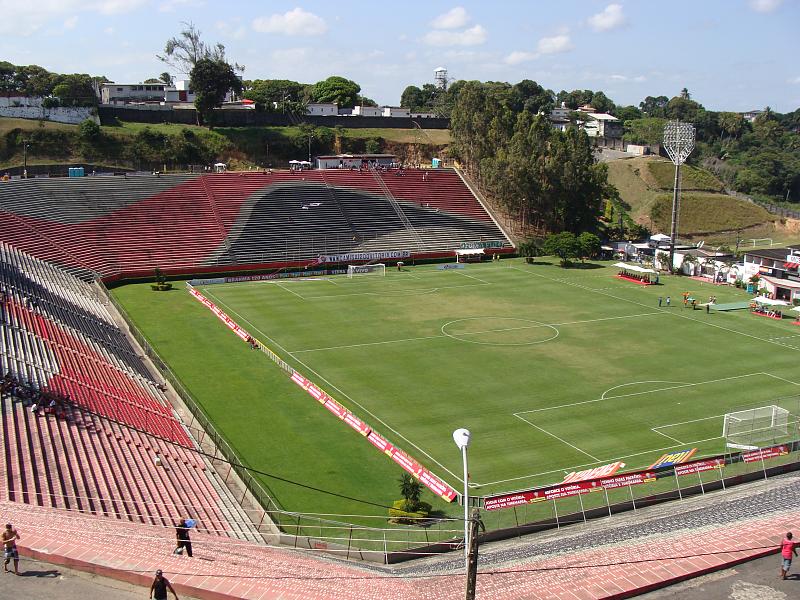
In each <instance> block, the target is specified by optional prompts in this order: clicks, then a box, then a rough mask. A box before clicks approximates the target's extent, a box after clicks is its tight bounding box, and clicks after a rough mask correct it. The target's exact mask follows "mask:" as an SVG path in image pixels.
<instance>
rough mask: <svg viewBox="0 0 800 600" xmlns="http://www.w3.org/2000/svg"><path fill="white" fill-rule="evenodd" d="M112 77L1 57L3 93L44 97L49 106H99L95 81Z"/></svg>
mask: <svg viewBox="0 0 800 600" xmlns="http://www.w3.org/2000/svg"><path fill="white" fill-rule="evenodd" d="M102 81H108V80H107V79H106V78H105V77H92V76H91V75H87V74H85V73H72V74H68V75H62V74H59V73H51V72H50V71H48V70H47V69H44V68H43V67H40V66H38V65H14V64H11V63H10V62H6V61H0V96H32V97H39V98H44V99H45V101H44V104H45V106H47V107H56V106H97V95H96V94H95V92H94V83H95V82H102Z"/></svg>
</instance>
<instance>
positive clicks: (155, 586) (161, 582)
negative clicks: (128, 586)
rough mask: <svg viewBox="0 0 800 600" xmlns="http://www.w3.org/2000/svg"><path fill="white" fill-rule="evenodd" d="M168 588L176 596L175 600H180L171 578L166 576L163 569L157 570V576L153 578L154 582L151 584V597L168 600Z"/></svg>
mask: <svg viewBox="0 0 800 600" xmlns="http://www.w3.org/2000/svg"><path fill="white" fill-rule="evenodd" d="M167 590H169V591H170V592H172V595H173V596H175V600H178V594H176V593H175V590H174V589H172V586H171V585H170V583H169V580H168V579H167V578H166V577H164V574H163V573H162V572H161V569H159V570H158V571H156V578H155V579H153V583H152V584H151V585H150V598H152V599H154V600H167Z"/></svg>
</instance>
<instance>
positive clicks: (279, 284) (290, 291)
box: [275, 282, 305, 300]
mask: <svg viewBox="0 0 800 600" xmlns="http://www.w3.org/2000/svg"><path fill="white" fill-rule="evenodd" d="M275 285H277V286H278V287H279V288H281V289H282V290H285V291H287V292H289V293H290V294H294V295H295V296H297V297H298V298H300V300H305V298H303V296H301V295H300V294H298V293H297V292H295V291H294V290H290V289H289V288H288V287H285V286H284V285H282V284H281V282H276V283H275Z"/></svg>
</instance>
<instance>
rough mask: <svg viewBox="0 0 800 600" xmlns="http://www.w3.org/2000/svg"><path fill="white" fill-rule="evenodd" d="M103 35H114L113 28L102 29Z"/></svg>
mask: <svg viewBox="0 0 800 600" xmlns="http://www.w3.org/2000/svg"><path fill="white" fill-rule="evenodd" d="M103 33H105V34H106V35H114V28H113V27H106V28H105V29H103Z"/></svg>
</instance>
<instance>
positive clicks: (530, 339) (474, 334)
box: [442, 317, 559, 346]
mask: <svg viewBox="0 0 800 600" xmlns="http://www.w3.org/2000/svg"><path fill="white" fill-rule="evenodd" d="M442 333H443V334H444V335H446V336H447V337H449V338H453V339H454V340H458V341H460V342H468V343H470V344H480V345H482V346H533V345H534V344H543V343H544V342H549V341H551V340H554V339H556V338H557V337H558V335H559V331H558V329H556V328H555V327H554V326H553V325H548V324H547V323H541V322H540V321H534V320H533V319H520V318H517V317H467V318H466V319H456V320H455V321H448V322H447V323H445V324H444V325H442Z"/></svg>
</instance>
